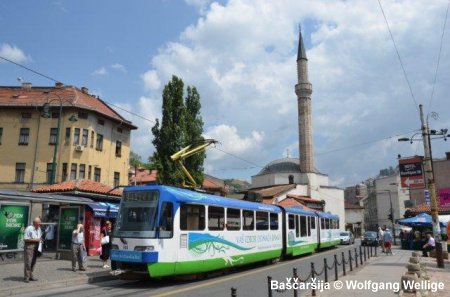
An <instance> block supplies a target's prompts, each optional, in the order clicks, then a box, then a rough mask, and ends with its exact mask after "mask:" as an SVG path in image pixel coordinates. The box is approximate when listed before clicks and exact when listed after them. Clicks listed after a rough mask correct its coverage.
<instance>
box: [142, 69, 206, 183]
mask: <svg viewBox="0 0 450 297" xmlns="http://www.w3.org/2000/svg"><path fill="white" fill-rule="evenodd" d="M183 91H184V83H183V81H182V80H181V79H180V78H178V77H176V76H172V80H171V81H170V82H169V83H168V84H167V85H166V86H165V87H164V90H163V106H162V120H161V122H160V121H159V120H156V124H155V125H154V126H153V128H152V133H153V135H154V139H153V145H154V146H155V152H154V154H153V156H152V157H151V158H150V160H151V163H152V164H153V165H154V167H155V168H156V169H157V170H158V182H159V183H162V184H168V185H177V186H179V185H181V184H182V183H183V181H184V175H183V173H182V172H181V170H180V169H179V168H178V166H177V164H176V163H175V162H173V161H172V160H171V159H170V156H171V155H173V154H174V153H176V152H178V151H179V150H180V149H182V148H183V147H185V146H188V145H190V144H195V143H198V142H200V141H201V140H202V139H203V138H202V136H201V134H202V133H203V121H202V118H201V116H200V109H201V104H200V95H199V94H198V92H197V90H196V88H195V87H188V88H187V97H186V101H184V100H183V95H184V94H183ZM204 159H205V154H204V153H201V154H198V155H195V156H191V157H189V158H188V159H186V161H185V162H186V164H185V166H186V168H187V169H188V171H189V172H190V173H191V174H192V176H193V177H194V179H196V180H197V181H203V162H204Z"/></svg>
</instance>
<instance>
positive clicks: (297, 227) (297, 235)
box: [295, 215, 300, 237]
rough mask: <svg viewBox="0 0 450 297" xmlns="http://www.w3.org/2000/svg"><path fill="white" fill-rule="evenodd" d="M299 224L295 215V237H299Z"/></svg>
mask: <svg viewBox="0 0 450 297" xmlns="http://www.w3.org/2000/svg"><path fill="white" fill-rule="evenodd" d="M299 224H300V221H299V219H298V216H297V215H296V216H295V236H296V237H299V236H300V226H299Z"/></svg>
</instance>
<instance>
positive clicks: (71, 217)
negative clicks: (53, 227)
mask: <svg viewBox="0 0 450 297" xmlns="http://www.w3.org/2000/svg"><path fill="white" fill-rule="evenodd" d="M79 217H80V208H79V207H70V206H69V207H61V210H60V215H59V223H58V234H59V236H58V250H70V249H71V245H72V232H73V230H75V229H76V228H77V224H78V220H79Z"/></svg>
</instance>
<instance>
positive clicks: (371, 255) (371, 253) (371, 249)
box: [370, 246, 373, 257]
mask: <svg viewBox="0 0 450 297" xmlns="http://www.w3.org/2000/svg"><path fill="white" fill-rule="evenodd" d="M370 257H373V246H370Z"/></svg>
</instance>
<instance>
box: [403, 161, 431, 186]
mask: <svg viewBox="0 0 450 297" xmlns="http://www.w3.org/2000/svg"><path fill="white" fill-rule="evenodd" d="M422 164H423V157H419V156H415V157H410V158H404V159H400V160H399V168H400V179H401V186H402V188H409V189H423V188H425V179H424V176H423V165H422Z"/></svg>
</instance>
